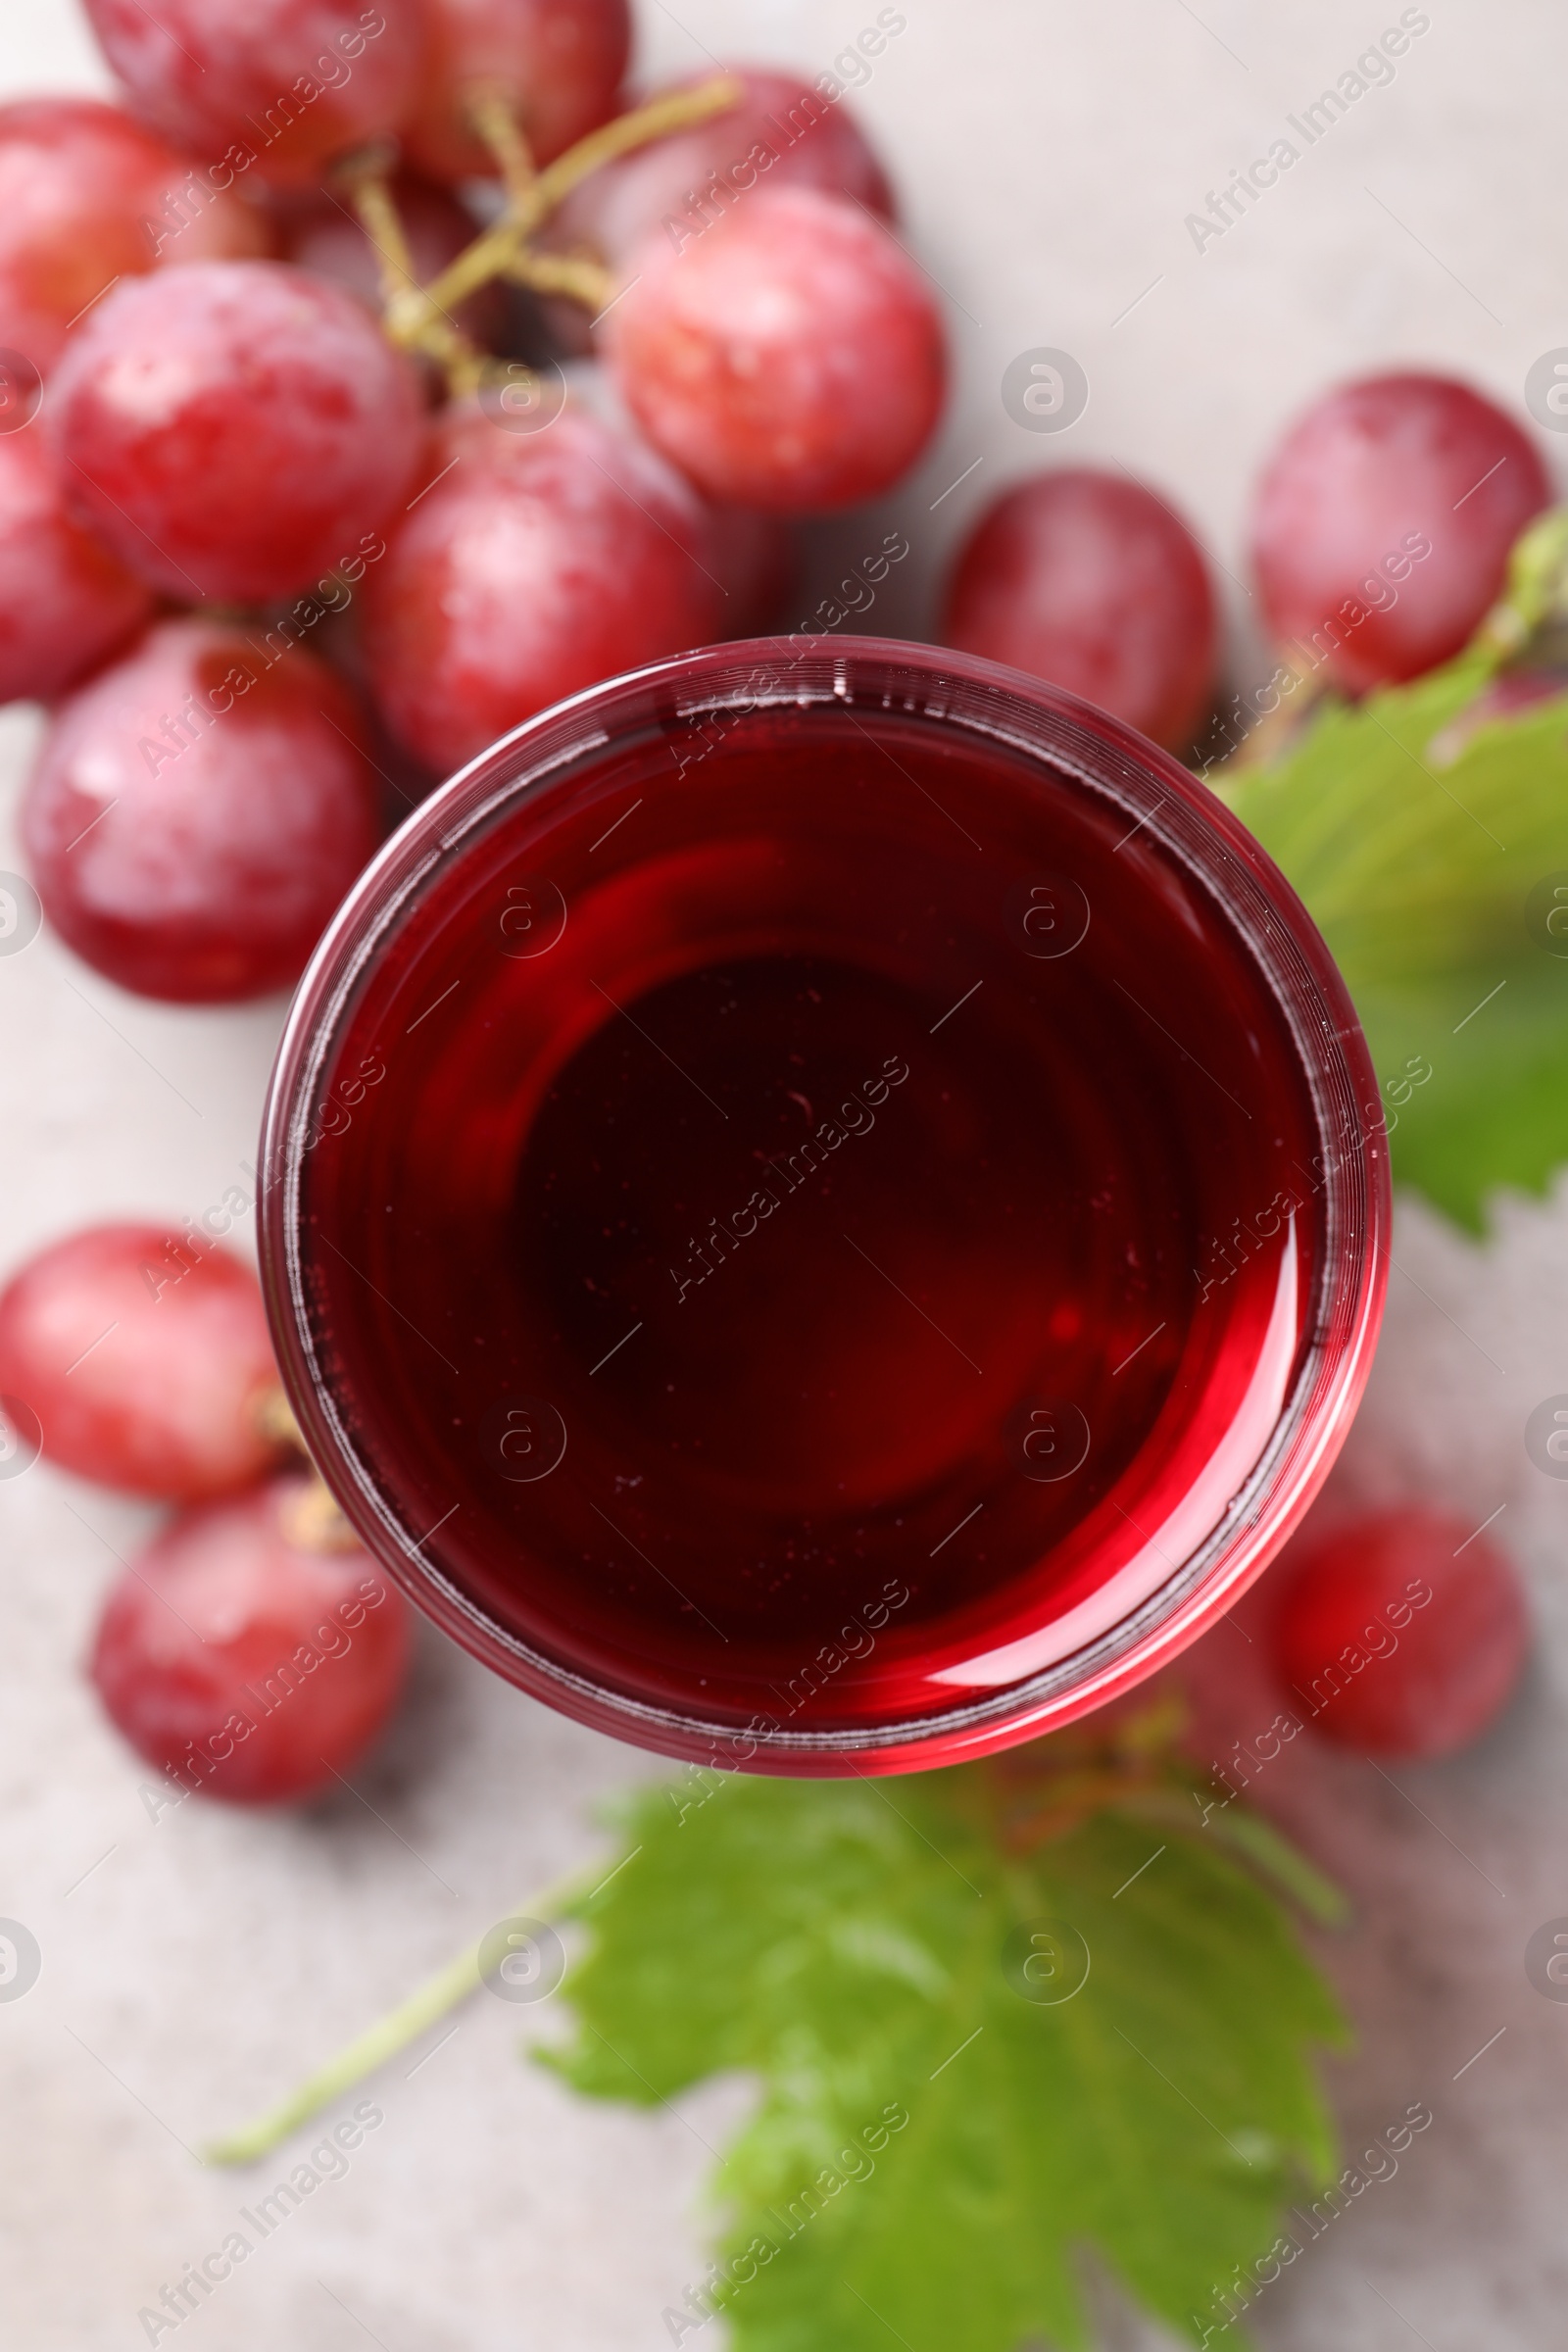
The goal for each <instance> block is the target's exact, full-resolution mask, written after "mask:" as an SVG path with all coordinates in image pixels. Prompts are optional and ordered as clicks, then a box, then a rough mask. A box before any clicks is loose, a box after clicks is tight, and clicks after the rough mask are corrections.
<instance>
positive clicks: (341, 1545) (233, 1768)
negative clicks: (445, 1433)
mask: <svg viewBox="0 0 1568 2352" xmlns="http://www.w3.org/2000/svg"><path fill="white" fill-rule="evenodd" d="M323 1501H324V1502H327V1503H328V1504H329V1498H328V1497H326V1496H325V1491H324V1489H321V1488H320V1487H319V1485H318V1484H317V1483H316V1482H315V1481H314V1480H312V1479H309V1478H307V1477H305V1476H303V1475H298V1476H295V1475H285V1476H282V1477H279V1478H275V1479H272V1480H271V1481H270V1483H269V1484H268V1485H267V1486H265V1487H263V1488H261V1489H260V1490H259V1491H258V1492H257V1493H255V1494H251V1495H242V1496H240V1497H239V1498H237V1499H236V1500H233V1501H227V1502H218V1503H209V1504H207V1505H206V1506H205V1507H203V1508H201V1509H198V1510H192V1511H187V1512H185V1513H183V1514H182V1515H181V1516H180V1517H179V1518H177V1519H176V1520H175V1521H174V1522H173V1524H172V1526H170V1527H168V1528H166V1529H165V1530H164V1532H163V1534H162V1535H160V1536H158V1537H156V1538H155V1539H154V1541H153V1542H152V1543H151V1544H149V1545H148V1546H147V1548H146V1550H145V1551H144V1552H143V1553H142V1554H141V1556H140V1558H139V1559H138V1560H137V1561H136V1563H135V1565H134V1568H132V1569H130V1570H127V1572H126V1573H125V1575H124V1576H123V1577H122V1578H121V1579H120V1580H119V1582H118V1583H117V1584H115V1585H114V1586H113V1587H112V1589H111V1591H110V1593H109V1598H108V1601H107V1603H106V1605H105V1608H104V1612H103V1616H102V1618H101V1619H100V1622H99V1626H98V1633H97V1639H96V1641H95V1642H94V1644H93V1651H92V1660H91V1667H90V1672H91V1676H92V1681H93V1683H94V1685H95V1686H96V1688H97V1691H98V1695H99V1697H100V1698H101V1699H102V1701H103V1704H104V1707H105V1709H106V1711H107V1713H108V1715H109V1717H110V1720H111V1721H112V1722H113V1724H114V1725H115V1727H116V1729H117V1730H118V1731H119V1732H120V1733H121V1734H122V1736H123V1738H124V1739H125V1740H127V1741H128V1742H129V1744H130V1745H131V1746H132V1747H133V1748H134V1749H135V1750H136V1752H137V1754H138V1755H140V1756H142V1757H144V1758H145V1759H146V1761H147V1762H148V1763H149V1764H151V1765H153V1766H154V1767H155V1768H156V1769H158V1770H159V1771H162V1772H165V1773H167V1774H171V1775H172V1776H173V1777H174V1780H175V1781H176V1782H177V1783H178V1785H179V1787H180V1788H182V1789H188V1790H191V1791H197V1790H199V1791H200V1792H201V1793H203V1794H205V1795H208V1796H217V1797H223V1798H226V1799H227V1800H228V1801H229V1802H230V1803H232V1804H252V1805H259V1804H281V1803H286V1802H289V1801H298V1800H299V1799H300V1798H302V1797H308V1796H314V1795H318V1794H319V1793H321V1792H322V1791H324V1790H329V1789H333V1788H335V1787H336V1786H337V1785H338V1775H339V1774H342V1773H346V1772H348V1771H350V1770H351V1769H352V1767H353V1766H354V1764H355V1763H356V1762H357V1761H358V1759H359V1758H360V1757H361V1756H362V1755H363V1754H364V1753H365V1750H366V1749H367V1748H368V1746H369V1745H370V1743H371V1741H372V1740H374V1739H375V1738H376V1737H377V1736H378V1734H379V1733H380V1732H381V1731H382V1730H383V1729H384V1727H385V1725H386V1723H387V1720H388V1718H389V1717H390V1715H391V1713H392V1710H393V1708H394V1707H395V1706H396V1704H397V1700H398V1697H399V1695H400V1693H401V1691H402V1689H403V1684H404V1680H405V1677H406V1675H407V1671H408V1660H409V1648H410V1640H409V1611H408V1607H407V1604H406V1603H405V1602H404V1600H403V1598H402V1596H401V1595H400V1594H399V1593H397V1592H396V1591H395V1590H394V1588H393V1587H392V1585H391V1584H390V1583H389V1581H388V1579H387V1577H386V1576H385V1574H384V1573H383V1571H382V1570H381V1569H380V1568H379V1567H377V1565H376V1563H375V1562H374V1561H373V1560H372V1559H371V1558H370V1556H369V1554H368V1552H366V1551H364V1550H362V1549H361V1548H360V1545H359V1544H358V1542H357V1541H356V1540H355V1539H354V1538H353V1537H352V1535H351V1534H349V1533H348V1532H347V1530H346V1528H345V1527H344V1524H343V1523H342V1522H341V1521H336V1519H335V1514H334V1513H333V1512H332V1511H331V1510H330V1508H329V1507H328V1508H326V1509H324V1510H323V1509H322V1508H321V1507H320V1505H321V1503H322V1502H323Z"/></svg>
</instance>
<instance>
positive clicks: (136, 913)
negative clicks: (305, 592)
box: [22, 608, 379, 1004]
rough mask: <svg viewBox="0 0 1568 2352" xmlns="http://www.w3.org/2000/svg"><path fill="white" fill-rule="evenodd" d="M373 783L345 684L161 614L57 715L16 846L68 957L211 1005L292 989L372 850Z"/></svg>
mask: <svg viewBox="0 0 1568 2352" xmlns="http://www.w3.org/2000/svg"><path fill="white" fill-rule="evenodd" d="M296 610H298V608H296ZM375 785H376V779H375V772H374V769H373V768H372V766H371V764H370V761H369V760H368V757H367V754H366V750H365V733H364V722H363V720H362V718H361V716H360V713H359V710H358V706H357V705H356V703H355V701H354V699H353V696H352V694H351V692H350V690H349V688H348V687H347V686H346V685H345V684H344V683H343V681H342V680H341V679H340V678H338V677H337V676H336V675H335V674H334V672H333V671H332V670H330V669H328V668H327V666H326V664H325V663H324V662H321V661H319V659H318V658H317V656H316V655H315V654H313V653H311V652H310V651H308V649H307V648H306V647H305V646H303V645H301V644H299V643H298V642H297V641H290V640H289V639H288V638H287V637H286V636H285V635H284V633H283V632H282V630H281V629H274V630H272V631H271V632H270V636H269V637H268V638H267V639H266V640H263V638H262V635H261V626H260V624H259V623H258V625H257V627H256V628H255V629H254V630H253V631H251V632H250V633H249V634H247V633H246V632H244V631H243V630H241V629H239V628H235V627H231V626H229V625H228V624H227V623H224V622H220V621H212V620H199V619H188V620H167V621H163V622H161V623H160V624H159V625H158V626H157V627H155V628H154V629H153V630H152V631H151V632H150V633H149V634H148V636H147V637H146V638H145V639H144V640H143V642H142V643H141V644H140V645H139V646H137V647H136V649H135V650H134V651H133V652H132V653H130V654H129V655H127V656H126V658H125V659H124V660H123V661H122V662H117V663H116V664H115V665H114V667H112V668H110V669H107V670H104V671H102V672H101V673H100V674H99V675H98V676H97V677H96V678H93V679H92V680H91V681H90V682H89V683H88V684H87V685H85V686H82V687H79V688H78V689H77V691H76V692H75V694H74V695H73V696H72V697H71V698H70V699H69V700H68V701H67V702H66V703H65V704H64V705H63V706H62V707H61V710H60V711H59V713H58V715H57V717H56V719H55V722H54V725H53V727H52V728H51V730H50V733H49V735H48V737H47V739H46V740H45V743H44V746H43V750H42V752H41V753H40V755H39V758H38V762H37V765H36V767H35V768H34V769H33V772H32V776H31V778H30V780H29V782H28V784H27V788H26V793H25V799H24V802H23V811H22V833H23V840H24V842H25V847H26V850H27V854H28V857H29V859H30V861H31V870H32V876H33V880H34V882H35V883H36V884H37V888H38V895H39V897H40V898H41V900H42V901H43V906H44V911H45V913H46V914H47V915H48V917H49V919H50V921H51V922H52V923H53V924H54V926H55V928H56V929H57V930H58V931H59V932H60V933H61V935H62V936H63V938H64V939H65V940H66V942H67V944H68V945H69V946H71V947H72V948H73V949H74V950H75V952H76V954H77V955H78V956H83V957H84V958H85V960H86V961H87V962H88V963H90V964H92V965H93V966H94V967H95V969H97V970H98V971H100V972H105V973H107V974H108V976H109V978H110V979H111V980H116V981H118V982H119V983H120V985H121V987H122V988H129V989H134V990H136V991H137V993H138V994H140V995H142V996H149V997H164V998H168V999H171V1000H172V1001H174V1002H176V1003H184V1004H219V1003H222V1002H225V1001H228V1000H231V999H234V998H239V997H254V996H260V995H262V994H263V993H264V992H265V991H266V990H268V989H272V988H281V987H284V986H285V985H286V984H287V983H288V982H290V981H292V980H295V979H297V978H298V976H299V974H300V972H301V970H302V969H303V967H304V964H305V961H306V958H307V957H308V956H309V955H310V953H311V950H312V949H313V948H314V947H315V945H316V942H317V939H318V938H319V934H320V932H321V929H322V926H323V925H324V923H325V922H326V919H327V917H328V915H329V914H330V913H331V912H332V909H333V907H335V906H336V905H337V902H338V900H339V899H340V898H341V897H342V896H343V893H344V891H345V890H347V888H348V886H349V884H350V883H351V882H352V881H353V879H354V877H355V875H356V874H357V873H358V872H359V870H360V868H361V867H362V866H363V865H364V864H365V862H366V859H367V858H368V857H369V855H370V852H371V851H372V850H373V849H374V847H375V844H376V841H377V838H378V835H379V825H378V821H377V817H378V810H377V796H376V789H375Z"/></svg>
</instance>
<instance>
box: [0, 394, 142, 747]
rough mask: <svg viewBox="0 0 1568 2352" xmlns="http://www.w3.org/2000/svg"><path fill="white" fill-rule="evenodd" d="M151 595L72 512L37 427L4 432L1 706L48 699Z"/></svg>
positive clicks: (0, 465) (0, 445) (117, 637)
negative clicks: (31, 698)
mask: <svg viewBox="0 0 1568 2352" xmlns="http://www.w3.org/2000/svg"><path fill="white" fill-rule="evenodd" d="M152 601H153V600H152V598H151V596H150V595H149V593H148V591H147V589H146V588H145V587H144V586H143V584H142V582H141V581H140V580H137V579H133V578H132V577H131V575H130V573H129V572H128V571H126V570H125V569H124V568H123V565H122V564H118V563H117V562H116V561H115V558H114V557H113V556H112V555H110V554H109V553H108V552H107V550H106V549H104V548H101V547H100V546H99V545H98V543H97V541H96V540H95V539H92V538H90V537H89V536H88V534H87V533H86V532H85V531H84V530H82V529H81V527H80V525H79V524H78V523H75V522H73V520H72V518H71V516H70V515H68V514H67V512H66V504H65V497H64V492H63V486H62V484H61V480H60V469H59V467H58V466H57V464H56V462H55V459H54V455H53V453H52V451H51V450H50V448H49V446H48V444H47V443H46V442H45V441H44V439H43V438H42V436H41V434H40V433H39V432H38V430H37V428H36V427H32V428H30V429H26V430H24V431H21V432H14V433H0V703H9V702H13V701H14V700H15V699H16V698H17V697H18V696H19V695H35V696H37V697H38V698H39V700H41V701H48V700H49V698H50V697H51V696H53V695H56V694H58V693H59V692H60V690H61V688H62V687H64V686H70V685H72V684H73V682H74V680H75V679H77V678H78V677H80V676H81V674H82V672H83V671H84V670H88V669H91V668H93V667H94V666H95V664H96V663H97V662H101V661H102V660H103V658H104V656H105V655H106V654H108V653H112V652H113V650H114V648H115V647H116V646H117V645H118V644H120V642H121V641H122V639H123V638H125V637H128V636H129V635H130V634H131V632H132V630H134V629H136V628H137V627H139V626H140V624H141V623H142V621H144V620H145V619H146V618H147V615H148V614H149V613H150V612H151V610H152Z"/></svg>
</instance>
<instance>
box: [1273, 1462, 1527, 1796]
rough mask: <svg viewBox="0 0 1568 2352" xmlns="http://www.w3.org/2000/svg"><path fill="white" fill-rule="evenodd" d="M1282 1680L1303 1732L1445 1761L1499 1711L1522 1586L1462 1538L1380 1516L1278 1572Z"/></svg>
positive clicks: (1291, 1557) (1455, 1528)
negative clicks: (1304, 1715)
mask: <svg viewBox="0 0 1568 2352" xmlns="http://www.w3.org/2000/svg"><path fill="white" fill-rule="evenodd" d="M1280 1574H1281V1576H1282V1577H1283V1578H1284V1579H1285V1580H1286V1581H1285V1584H1284V1591H1283V1593H1282V1597H1281V1600H1280V1603H1279V1606H1278V1612H1277V1615H1276V1618H1275V1625H1274V1644H1275V1656H1276V1660H1277V1663H1278V1667H1279V1671H1280V1673H1281V1675H1282V1676H1283V1678H1284V1680H1285V1681H1286V1682H1287V1683H1288V1684H1289V1685H1290V1687H1291V1689H1292V1691H1294V1692H1295V1694H1296V1697H1297V1698H1298V1700H1299V1701H1300V1702H1301V1703H1302V1705H1303V1706H1304V1707H1305V1709H1307V1710H1308V1711H1309V1713H1308V1720H1309V1721H1310V1722H1311V1724H1312V1726H1313V1729H1314V1730H1316V1731H1319V1732H1322V1733H1324V1734H1325V1735H1326V1737H1327V1738H1329V1739H1330V1740H1338V1741H1339V1742H1341V1744H1342V1745H1344V1746H1347V1747H1354V1748H1359V1749H1360V1750H1362V1751H1363V1752H1364V1753H1368V1754H1372V1755H1379V1756H1404V1757H1410V1758H1417V1757H1427V1756H1446V1755H1451V1754H1452V1753H1453V1752H1454V1751H1455V1750H1456V1749H1458V1748H1461V1747H1466V1746H1468V1745H1469V1743H1470V1741H1471V1740H1478V1739H1479V1738H1480V1737H1481V1735H1482V1733H1483V1732H1485V1731H1486V1730H1487V1729H1488V1727H1489V1726H1490V1725H1491V1724H1492V1723H1493V1722H1494V1721H1495V1718H1496V1717H1497V1716H1498V1715H1499V1714H1500V1713H1501V1711H1502V1709H1503V1708H1504V1707H1505V1706H1506V1704H1507V1702H1508V1699H1509V1697H1510V1696H1511V1694H1512V1692H1513V1690H1514V1686H1515V1684H1516V1683H1517V1682H1518V1680H1519V1676H1520V1673H1521V1671H1522V1669H1523V1666H1524V1661H1525V1656H1526V1653H1527V1651H1528V1649H1529V1644H1530V1628H1529V1620H1528V1618H1527V1616H1526V1612H1525V1603H1524V1596H1523V1593H1521V1591H1520V1586H1519V1579H1518V1577H1517V1576H1516V1574H1515V1572H1514V1570H1513V1567H1512V1566H1511V1564H1510V1563H1509V1561H1508V1559H1507V1558H1506V1557H1505V1555H1504V1554H1503V1553H1502V1552H1501V1551H1499V1550H1498V1549H1497V1547H1496V1545H1495V1544H1492V1543H1491V1542H1489V1541H1488V1539H1487V1538H1486V1537H1485V1536H1483V1535H1477V1534H1476V1533H1475V1531H1474V1528H1473V1527H1472V1526H1467V1525H1466V1523H1465V1522H1464V1521H1463V1520H1461V1519H1457V1518H1453V1517H1451V1516H1449V1515H1448V1514H1447V1513H1446V1512H1442V1511H1434V1510H1430V1509H1427V1508H1425V1507H1423V1506H1420V1505H1414V1504H1412V1505H1408V1506H1405V1507H1402V1508H1400V1509H1397V1510H1390V1511H1377V1512H1373V1513H1369V1514H1368V1515H1367V1516H1366V1517H1364V1518H1359V1519H1354V1520H1350V1521H1348V1522H1347V1523H1346V1524H1345V1525H1344V1526H1341V1527H1338V1528H1335V1529H1334V1530H1333V1531H1332V1532H1331V1533H1329V1534H1327V1535H1324V1536H1322V1537H1320V1538H1318V1539H1316V1540H1315V1541H1312V1540H1308V1541H1306V1542H1305V1543H1304V1544H1297V1545H1295V1546H1293V1547H1292V1549H1291V1550H1290V1551H1288V1552H1287V1553H1286V1555H1285V1557H1284V1559H1283V1560H1282V1561H1281V1564H1280Z"/></svg>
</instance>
